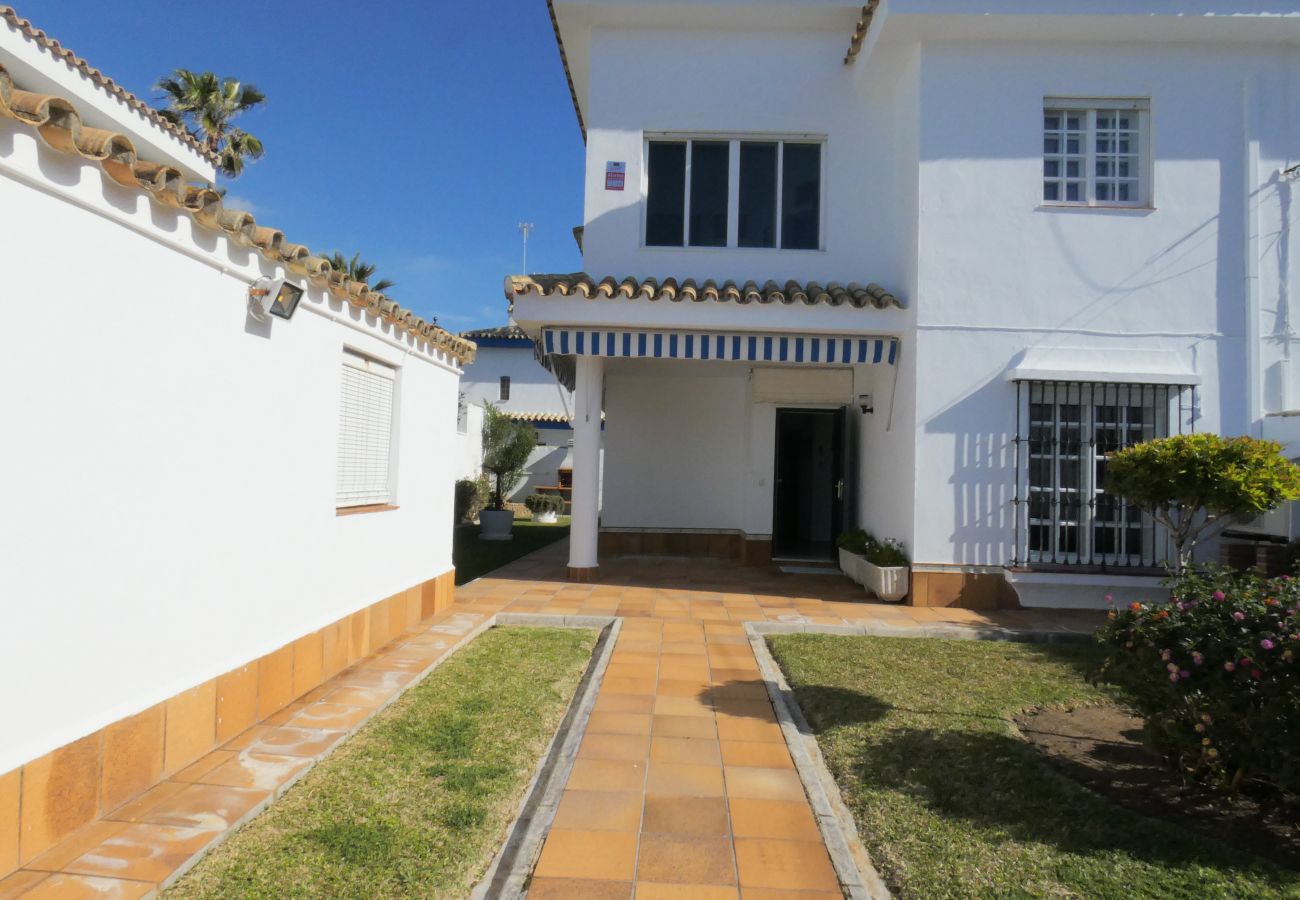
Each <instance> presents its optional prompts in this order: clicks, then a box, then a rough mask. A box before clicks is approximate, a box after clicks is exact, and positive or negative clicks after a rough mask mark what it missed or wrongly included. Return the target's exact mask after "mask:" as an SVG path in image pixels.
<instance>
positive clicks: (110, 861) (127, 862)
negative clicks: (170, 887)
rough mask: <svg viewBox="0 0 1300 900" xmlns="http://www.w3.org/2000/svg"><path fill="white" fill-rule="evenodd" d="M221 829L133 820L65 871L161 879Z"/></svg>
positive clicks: (78, 873)
mask: <svg viewBox="0 0 1300 900" xmlns="http://www.w3.org/2000/svg"><path fill="white" fill-rule="evenodd" d="M223 830H224V829H223V828H222V827H221V826H219V825H217V826H213V827H209V828H178V827H176V826H173V825H154V824H150V823H145V822H139V823H135V824H132V825H128V826H127V827H126V828H124V829H123V830H122V831H119V832H118V833H117V834H115V835H113V836H112V837H110V838H108V839H107V840H106V841H104V842H103V843H101V844H100V845H99V846H97V847H94V848H92V849H91V850H89V851H87V852H86V853H84V854H82V855H81V856H80V857H78V858H77V859H76V860H74V861H73V862H71V863H69V864H68V866H67V868H66V871H68V872H71V873H74V874H77V875H104V876H108V877H118V878H128V879H132V880H138V881H154V882H157V881H162V880H163V879H165V878H167V877H168V876H169V875H171V873H172V872H174V871H176V870H177V869H178V868H180V866H181V865H183V864H184V863H185V862H186V861H187V860H188V859H189V858H190V857H191V856H193V855H194V854H195V853H198V852H199V851H200V850H202V849H203V848H204V847H206V846H207V845H208V844H210V843H211V842H212V841H214V840H216V838H217V836H218V835H219V834H221V832H222V831H223Z"/></svg>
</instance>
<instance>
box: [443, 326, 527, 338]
mask: <svg viewBox="0 0 1300 900" xmlns="http://www.w3.org/2000/svg"><path fill="white" fill-rule="evenodd" d="M460 336H461V337H463V338H469V339H470V340H472V341H481V340H493V339H495V340H507V341H532V338H531V337H529V336H528V332H526V331H524V330H523V329H522V328H520V327H519V326H518V325H516V324H514V323H513V322H512V323H510V324H509V325H502V326H501V327H499V328H476V329H474V330H473V331H462V332H461V333H460Z"/></svg>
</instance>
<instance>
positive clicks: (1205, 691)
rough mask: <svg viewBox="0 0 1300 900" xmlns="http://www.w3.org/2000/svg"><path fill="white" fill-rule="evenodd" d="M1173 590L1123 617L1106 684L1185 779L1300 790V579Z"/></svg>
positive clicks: (1191, 579)
mask: <svg viewBox="0 0 1300 900" xmlns="http://www.w3.org/2000/svg"><path fill="white" fill-rule="evenodd" d="M1171 594H1172V596H1171V598H1170V600H1169V602H1168V603H1161V604H1152V603H1133V604H1130V605H1129V606H1128V607H1127V608H1122V609H1114V608H1112V609H1111V611H1110V613H1109V614H1108V615H1109V621H1108V622H1107V624H1106V625H1105V626H1104V627H1103V628H1102V629H1101V630H1100V631H1099V632H1098V640H1099V641H1100V642H1101V643H1102V644H1103V645H1104V646H1105V648H1106V650H1107V654H1106V659H1105V662H1104V663H1103V665H1102V669H1101V676H1102V677H1104V678H1106V679H1107V680H1109V681H1112V682H1114V683H1116V684H1118V685H1119V686H1120V687H1122V688H1123V689H1125V690H1126V691H1127V692H1128V694H1129V695H1130V698H1131V699H1132V701H1133V702H1134V704H1135V705H1136V707H1137V709H1138V711H1139V712H1140V713H1141V714H1142V715H1143V716H1144V717H1145V718H1146V727H1147V735H1148V738H1149V739H1150V740H1151V741H1152V743H1153V744H1155V746H1156V747H1158V748H1159V749H1161V750H1162V751H1164V752H1167V753H1168V754H1169V755H1170V757H1171V758H1172V759H1173V760H1174V761H1175V762H1177V764H1178V765H1179V766H1180V767H1182V768H1183V769H1184V770H1185V771H1187V772H1189V773H1191V774H1194V775H1197V776H1202V777H1206V778H1208V779H1210V780H1212V781H1216V782H1219V783H1221V784H1229V785H1232V786H1234V787H1235V786H1236V785H1238V784H1240V783H1241V782H1242V781H1243V780H1244V779H1250V780H1252V781H1259V782H1264V783H1266V784H1269V785H1272V786H1273V787H1275V788H1280V789H1282V790H1285V791H1290V792H1300V659H1298V657H1300V580H1297V579H1292V578H1290V577H1289V576H1282V577H1281V578H1274V579H1266V578H1262V577H1260V576H1258V575H1255V574H1253V573H1244V574H1239V573H1235V572H1230V571H1227V570H1216V571H1211V572H1209V573H1195V572H1190V571H1189V572H1187V573H1186V574H1184V575H1182V576H1180V577H1178V578H1176V579H1174V580H1173V581H1172V583H1171Z"/></svg>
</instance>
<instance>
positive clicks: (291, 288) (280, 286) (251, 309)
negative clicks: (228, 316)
mask: <svg viewBox="0 0 1300 900" xmlns="http://www.w3.org/2000/svg"><path fill="white" fill-rule="evenodd" d="M302 294H303V291H302V288H300V287H298V286H297V285H296V284H290V283H289V282H288V281H286V280H284V279H283V278H266V277H262V278H259V279H257V280H256V281H254V282H253V283H252V285H251V286H250V287H249V288H248V314H249V315H250V316H252V317H253V318H254V319H256V320H257V321H259V322H265V321H266V317H267V315H272V316H275V317H276V318H277V319H292V318H293V314H294V311H295V310H297V309H298V301H299V300H301V299H302Z"/></svg>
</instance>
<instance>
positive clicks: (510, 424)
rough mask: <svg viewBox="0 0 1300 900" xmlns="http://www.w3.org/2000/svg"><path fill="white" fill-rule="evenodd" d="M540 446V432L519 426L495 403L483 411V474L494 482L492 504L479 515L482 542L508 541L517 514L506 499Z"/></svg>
mask: <svg viewBox="0 0 1300 900" xmlns="http://www.w3.org/2000/svg"><path fill="white" fill-rule="evenodd" d="M536 446H537V431H536V430H535V429H534V428H533V426H531V425H529V424H528V423H527V422H516V421H515V420H514V419H512V418H510V417H509V416H508V415H506V414H505V413H503V412H502V411H501V410H499V409H497V408H496V407H495V406H493V405H492V404H491V403H488V404H486V405H485V406H484V407H483V471H484V473H485V474H487V475H488V476H490V477H491V479H492V500H491V502H490V503H489V504H488V507H487V509H485V510H483V511H482V512H480V513H479V514H478V522H479V534H478V537H479V540H480V541H508V540H510V539H511V538H513V537H514V535H512V534H511V533H510V531H511V529H512V528H513V527H514V523H515V514H514V511H513V510H510V509H507V508H506V498H507V497H509V496H510V493H511V492H512V491H513V490H514V489H515V488H516V487H518V486H519V482H520V481H521V480H523V477H524V466H526V465H528V456H529V454H531V453H532V452H533V448H534V447H536Z"/></svg>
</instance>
